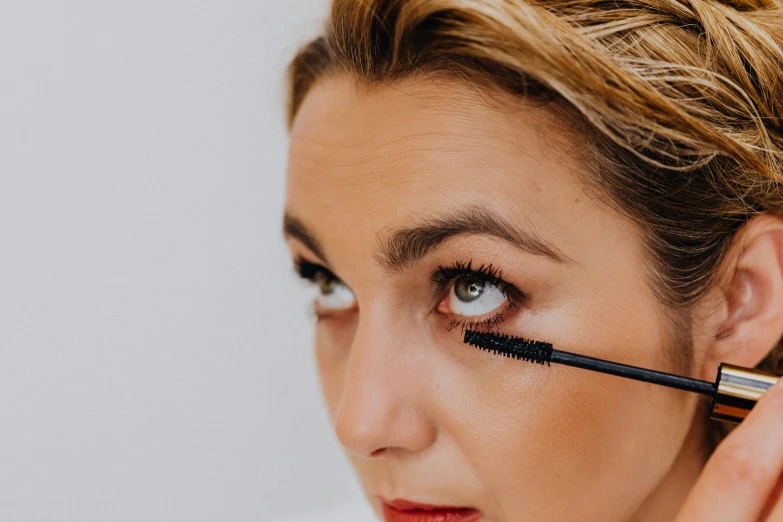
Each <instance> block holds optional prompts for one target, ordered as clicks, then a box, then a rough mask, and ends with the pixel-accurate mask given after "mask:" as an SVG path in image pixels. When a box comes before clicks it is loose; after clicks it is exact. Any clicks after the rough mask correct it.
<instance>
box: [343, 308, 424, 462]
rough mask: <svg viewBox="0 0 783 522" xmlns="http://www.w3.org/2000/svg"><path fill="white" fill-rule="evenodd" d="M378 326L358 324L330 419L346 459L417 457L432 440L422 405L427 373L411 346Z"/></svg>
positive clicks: (377, 323) (391, 329)
mask: <svg viewBox="0 0 783 522" xmlns="http://www.w3.org/2000/svg"><path fill="white" fill-rule="evenodd" d="M365 318H366V315H365ZM384 324H385V323H383V322H381V321H373V322H372V323H371V322H369V321H364V322H363V321H362V320H360V321H359V325H357V330H356V333H355V335H354V339H353V343H352V344H351V351H350V355H349V358H348V361H347V365H346V370H345V374H344V379H343V388H342V395H341V397H340V402H339V403H338V406H337V409H336V411H335V415H334V418H333V422H334V429H335V432H336V434H337V438H338V440H339V441H340V443H341V444H342V446H343V448H344V449H345V451H346V452H347V453H348V454H349V455H350V456H352V457H358V458H376V457H384V456H386V457H388V456H390V455H392V454H393V455H399V454H405V453H417V452H420V451H423V450H425V449H427V448H428V447H430V446H431V445H432V444H433V442H434V441H435V438H436V428H435V425H434V423H433V421H432V419H431V418H430V416H429V415H427V411H425V407H424V405H425V404H426V402H427V398H428V397H427V395H428V392H427V390H428V389H429V386H427V384H428V383H427V382H426V381H427V375H428V373H427V371H426V368H425V365H424V364H422V358H421V357H420V355H421V354H420V353H417V350H416V348H417V345H416V342H415V341H413V340H410V342H408V341H404V340H403V339H404V337H403V336H404V335H405V334H404V333H402V332H400V333H397V328H394V327H391V326H384ZM408 339H409V338H408ZM420 342H421V341H420ZM420 342H419V347H420Z"/></svg>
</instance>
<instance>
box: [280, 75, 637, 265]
mask: <svg viewBox="0 0 783 522" xmlns="http://www.w3.org/2000/svg"><path fill="white" fill-rule="evenodd" d="M554 114H555V113H553V112H551V111H549V110H547V109H546V108H535V107H533V106H532V105H530V104H527V103H525V102H524V101H522V100H519V99H516V98H512V97H511V96H510V95H506V94H504V93H500V92H492V93H490V92H487V91H486V90H482V89H478V88H477V87H474V86H471V85H469V84H467V83H464V82H460V81H458V80H449V79H444V78H418V79H410V80H406V81H402V82H397V83H394V84H391V85H377V86H373V87H365V86H362V85H360V84H358V83H357V82H356V81H354V80H353V79H352V78H350V77H347V76H338V77H334V78H329V79H325V80H322V81H321V82H319V83H318V84H317V85H316V86H315V87H314V88H313V90H312V91H311V92H310V93H309V94H308V96H307V97H306V98H305V100H304V102H303V104H302V106H301V108H300V110H299V113H298V115H297V118H296V120H295V122H294V125H293V128H292V132H291V144H290V149H289V171H288V179H287V193H286V198H287V201H286V205H287V206H286V208H287V210H289V211H291V212H293V213H295V214H296V215H297V216H298V217H300V218H301V219H302V220H303V221H305V222H307V223H308V224H309V225H310V226H311V227H312V228H313V229H314V232H316V233H317V234H318V235H319V236H321V237H323V238H328V237H329V236H330V235H334V234H335V233H336V232H338V231H347V230H350V231H351V232H352V234H354V237H356V238H357V239H356V240H357V241H358V240H359V237H366V238H368V239H369V238H372V237H375V236H377V234H378V233H380V232H381V231H382V230H384V229H385V228H390V227H395V226H400V225H402V224H406V223H409V222H410V221H411V220H415V219H416V218H417V217H426V216H430V215H433V214H438V213H447V212H449V211H453V210H454V209H458V208H460V207H465V206H485V207H487V208H493V209H496V210H498V211H499V212H500V213H501V214H502V215H503V216H504V217H505V218H507V219H509V220H510V221H513V222H516V223H519V224H521V225H522V226H528V227H530V226H532V227H534V228H535V229H536V231H537V232H539V233H541V234H544V235H552V236H554V237H556V238H557V242H558V244H560V245H561V248H563V250H564V251H566V252H565V253H566V254H568V252H567V250H568V248H569V247H568V244H569V243H571V244H573V245H572V246H573V247H575V248H578V247H579V244H580V243H582V242H583V241H584V235H585V234H586V233H591V230H592V231H596V230H599V229H600V228H601V227H603V228H604V232H608V233H611V227H609V228H607V227H606V222H607V220H608V221H610V222H611V221H612V220H619V216H612V215H610V214H609V213H608V212H607V210H606V209H605V208H604V207H603V205H600V204H599V203H598V202H596V201H595V200H593V199H592V198H590V197H588V196H587V193H586V192H585V190H584V187H583V183H582V180H583V179H584V177H583V176H584V172H585V170H584V166H583V165H581V164H580V162H579V160H578V159H577V155H576V154H575V153H574V145H573V141H572V140H571V139H569V138H567V137H566V135H565V133H564V132H563V130H562V129H561V127H560V124H559V123H558V122H557V121H556V117H555V116H554ZM615 225H617V223H615ZM624 232H627V230H625V231H624ZM362 234H366V235H362ZM325 243H328V239H326V240H325ZM327 248H328V245H327Z"/></svg>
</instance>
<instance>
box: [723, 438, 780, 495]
mask: <svg viewBox="0 0 783 522" xmlns="http://www.w3.org/2000/svg"><path fill="white" fill-rule="evenodd" d="M717 457H719V458H718V459H716V461H715V467H716V468H717V469H716V472H717V473H718V474H720V475H722V476H724V477H725V479H726V480H729V481H731V482H732V483H735V484H738V485H742V486H753V485H757V484H762V483H764V482H765V481H766V480H767V477H768V476H769V474H770V472H771V471H772V470H770V469H769V468H770V466H769V464H768V463H766V462H764V460H763V459H761V458H759V456H758V455H757V452H756V451H754V450H753V448H751V447H750V446H748V445H747V444H738V443H732V442H728V441H727V444H726V445H724V447H723V448H721V451H720V453H719V454H718V455H717Z"/></svg>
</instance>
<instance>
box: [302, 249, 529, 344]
mask: <svg viewBox="0 0 783 522" xmlns="http://www.w3.org/2000/svg"><path fill="white" fill-rule="evenodd" d="M294 270H295V271H296V273H297V274H298V275H299V277H301V278H303V279H307V280H309V281H313V282H314V281H315V280H316V278H317V277H318V274H323V276H324V277H327V278H328V279H335V280H339V278H338V277H337V276H336V275H334V273H333V272H332V271H331V270H329V269H328V268H326V267H325V266H323V265H321V264H318V263H313V262H311V261H307V260H306V259H304V258H302V257H297V258H296V259H295V260H294ZM459 277H475V278H478V279H480V280H482V281H483V282H485V283H488V284H491V285H493V286H495V287H497V289H498V290H500V292H501V293H502V294H503V295H504V296H505V297H506V298H507V299H508V305H507V306H506V307H505V308H504V309H503V310H501V311H499V312H496V313H494V314H492V315H491V316H490V317H485V318H483V319H480V320H474V319H469V318H467V317H466V318H463V319H452V320H451V322H450V324H449V326H448V327H447V328H446V329H447V330H448V331H451V330H453V329H455V328H457V327H459V328H460V329H461V330H462V331H463V332H464V330H465V329H468V328H470V329H473V330H484V331H492V330H499V325H500V323H501V322H502V321H503V320H504V319H505V315H506V314H507V313H508V312H509V310H511V309H512V308H514V307H515V306H516V302H515V297H512V296H511V295H509V294H511V293H514V294H520V295H521V294H522V292H520V291H519V290H517V289H516V287H514V286H513V285H512V284H511V283H508V282H506V281H504V280H503V279H502V270H500V269H499V268H497V267H495V266H493V265H492V264H491V263H490V264H489V265H484V264H482V265H480V266H479V267H478V268H473V261H472V260H471V261H468V262H467V263H463V262H460V261H457V262H455V263H454V264H452V265H451V266H448V267H444V266H439V267H438V270H437V272H435V274H433V276H432V281H433V282H434V283H435V284H436V285H437V286H438V287H439V288H440V289H441V290H445V288H446V287H447V286H449V285H450V284H451V283H453V282H454V280H455V279H457V278H459Z"/></svg>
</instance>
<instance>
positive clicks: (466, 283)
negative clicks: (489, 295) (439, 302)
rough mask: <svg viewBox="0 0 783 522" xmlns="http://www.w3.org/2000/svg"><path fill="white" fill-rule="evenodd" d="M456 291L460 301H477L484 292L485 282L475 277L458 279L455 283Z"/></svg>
mask: <svg viewBox="0 0 783 522" xmlns="http://www.w3.org/2000/svg"><path fill="white" fill-rule="evenodd" d="M454 293H455V294H457V297H458V298H459V299H460V301H464V302H466V303H469V302H471V301H475V300H476V299H478V298H479V297H481V294H483V293H484V283H483V282H482V281H476V280H475V279H458V280H457V282H456V283H455V284H454Z"/></svg>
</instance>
